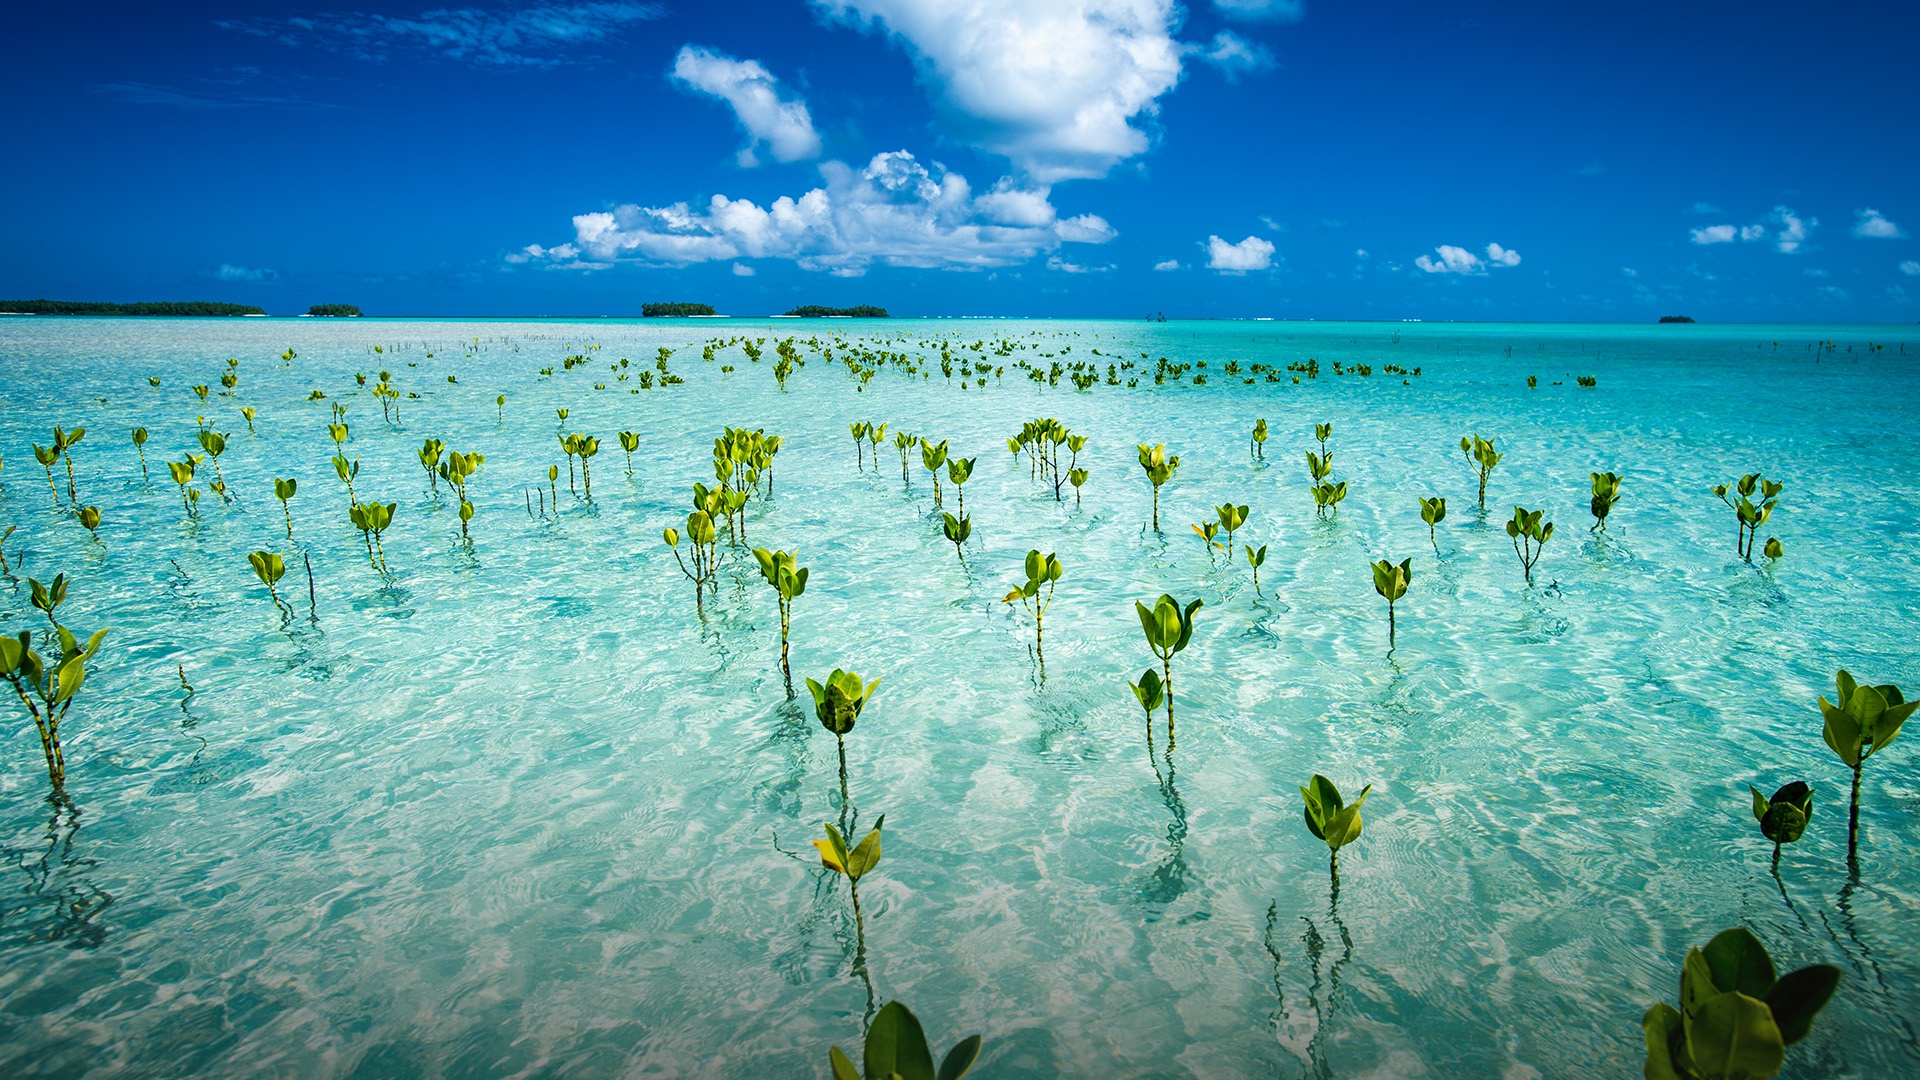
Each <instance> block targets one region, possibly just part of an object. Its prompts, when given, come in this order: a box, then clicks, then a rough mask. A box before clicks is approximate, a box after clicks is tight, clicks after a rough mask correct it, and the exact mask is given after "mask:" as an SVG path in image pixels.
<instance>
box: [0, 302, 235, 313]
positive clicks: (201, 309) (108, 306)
mask: <svg viewBox="0 0 1920 1080" xmlns="http://www.w3.org/2000/svg"><path fill="white" fill-rule="evenodd" d="M0 312H4V313H6V314H9V315H200V316H206V315H265V314H266V311H265V310H263V309H261V308H257V307H254V306H252V305H251V304H222V303H218V302H216V301H212V300H169V301H152V302H148V303H142V304H114V303H109V302H108V301H105V300H0Z"/></svg>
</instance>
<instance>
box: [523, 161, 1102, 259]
mask: <svg viewBox="0 0 1920 1080" xmlns="http://www.w3.org/2000/svg"><path fill="white" fill-rule="evenodd" d="M820 174H821V178H822V180H823V183H822V185H821V186H819V187H816V188H814V189H812V190H811V191H808V192H806V193H805V194H803V195H801V196H799V197H798V198H795V197H793V196H787V195H783V196H781V197H779V198H777V199H775V200H773V201H772V202H771V203H769V204H768V205H766V206H764V207H763V206H761V205H759V204H758V203H755V202H753V201H752V200H749V199H733V198H728V197H727V196H725V195H715V196H713V197H712V198H711V199H710V200H709V201H708V202H707V204H706V205H705V206H704V207H700V208H695V207H691V206H689V205H688V204H686V203H674V204H672V205H670V206H639V205H636V204H631V203H629V204H626V205H623V206H617V207H614V208H613V209H612V210H601V211H595V212H592V213H586V214H579V215H576V216H575V217H574V219H573V227H574V238H573V240H572V241H571V242H570V243H566V244H561V245H560V246H558V247H553V248H542V247H540V245H538V244H529V245H528V246H527V247H526V248H524V249H522V250H521V251H520V252H516V253H515V254H513V255H509V256H507V261H508V262H511V263H517V264H519V263H530V262H539V263H542V264H544V265H547V266H553V267H560V268H566V269H600V268H604V267H607V266H611V265H614V264H616V263H623V262H625V263H638V264H642V265H649V266H687V265H690V264H693V263H704V262H719V261H732V260H738V259H790V260H792V261H793V262H794V263H795V264H796V265H798V266H799V267H800V268H801V269H804V270H819V271H825V272H826V273H829V274H834V275H837V276H841V277H855V276H858V275H860V274H863V273H865V272H866V271H867V268H868V267H869V266H871V265H872V264H873V263H876V262H878V263H884V264H886V265H889V266H908V267H922V268H948V269H978V268H985V267H994V266H1009V265H1012V264H1015V263H1021V262H1025V261H1027V260H1029V259H1032V258H1034V257H1035V256H1037V255H1040V254H1043V253H1044V254H1052V253H1054V252H1056V251H1058V250H1059V248H1060V245H1061V244H1063V243H1083V244H1100V243H1105V242H1107V241H1108V240H1111V239H1113V238H1114V236H1116V235H1117V234H1116V233H1115V232H1114V229H1113V226H1112V225H1110V224H1108V223H1107V222H1106V221H1105V220H1104V219H1102V218H1100V217H1097V216H1095V215H1093V214H1080V215H1077V216H1075V217H1070V218H1061V217H1059V215H1058V214H1057V213H1056V212H1055V210H1054V209H1053V206H1052V204H1051V203H1046V202H1045V197H1044V195H1042V196H1039V199H1040V202H1039V203H1035V202H1034V201H1033V199H1034V194H1035V193H1033V192H1031V191H1029V190H1027V189H1021V188H1015V187H1011V186H1006V185H1000V186H996V187H995V188H994V189H993V190H992V191H990V192H988V193H987V194H986V195H983V196H979V197H975V196H974V194H973V190H972V188H971V187H970V186H969V185H968V183H967V180H966V178H965V177H963V176H961V175H959V174H958V173H952V172H948V171H946V170H945V169H944V168H942V167H941V166H939V165H934V166H933V167H932V168H928V167H927V166H924V165H922V164H920V162H918V161H916V160H915V159H914V156H913V155H912V154H910V153H908V152H906V151H904V150H896V151H892V152H890V153H885V154H877V155H875V156H874V158H873V160H872V161H870V162H868V163H867V166H866V167H865V168H863V169H856V168H854V167H852V166H850V165H847V164H845V163H844V162H840V161H828V162H826V163H824V164H822V165H821V166H820ZM1015 195H1018V196H1019V197H1013V196H1015ZM1022 222H1024V223H1022Z"/></svg>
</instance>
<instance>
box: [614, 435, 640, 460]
mask: <svg viewBox="0 0 1920 1080" xmlns="http://www.w3.org/2000/svg"><path fill="white" fill-rule="evenodd" d="M618 438H619V439H620V449H622V450H625V451H626V452H627V453H629V454H631V453H633V452H634V451H635V450H638V449H640V435H639V433H638V432H634V431H622V432H619V433H618Z"/></svg>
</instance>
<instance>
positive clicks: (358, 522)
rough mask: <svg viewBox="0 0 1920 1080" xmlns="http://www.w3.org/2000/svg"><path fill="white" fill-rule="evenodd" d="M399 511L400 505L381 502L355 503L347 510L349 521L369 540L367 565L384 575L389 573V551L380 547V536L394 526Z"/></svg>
mask: <svg viewBox="0 0 1920 1080" xmlns="http://www.w3.org/2000/svg"><path fill="white" fill-rule="evenodd" d="M397 509H399V504H398V503H380V502H370V503H355V504H354V505H353V506H350V507H348V508H347V519H348V520H349V521H351V522H353V525H354V527H355V528H357V529H359V530H360V533H361V535H362V536H363V537H365V538H367V541H368V548H367V565H369V566H373V567H374V568H375V569H377V570H379V571H380V572H381V573H383V574H384V573H386V572H387V551H386V549H385V548H384V547H381V546H380V534H381V533H383V532H386V531H387V526H389V525H391V524H393V512H394V511H395V510H397ZM376 554H377V555H378V557H379V562H378V563H375V562H374V557H375V555H376Z"/></svg>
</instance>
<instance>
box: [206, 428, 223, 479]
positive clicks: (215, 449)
mask: <svg viewBox="0 0 1920 1080" xmlns="http://www.w3.org/2000/svg"><path fill="white" fill-rule="evenodd" d="M200 448H201V449H202V450H205V451H206V452H207V455H208V456H209V457H211V458H213V479H214V482H215V483H217V484H221V485H223V486H224V485H225V484H226V482H227V478H226V475H225V474H223V473H222V472H221V471H220V455H221V454H224V453H226V452H227V437H226V435H225V434H224V433H222V432H218V431H214V430H212V429H210V428H202V429H201V431H200Z"/></svg>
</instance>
